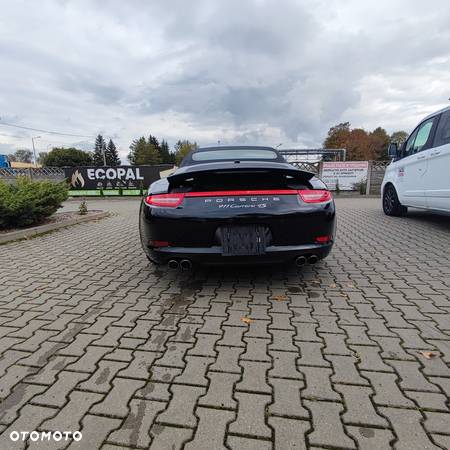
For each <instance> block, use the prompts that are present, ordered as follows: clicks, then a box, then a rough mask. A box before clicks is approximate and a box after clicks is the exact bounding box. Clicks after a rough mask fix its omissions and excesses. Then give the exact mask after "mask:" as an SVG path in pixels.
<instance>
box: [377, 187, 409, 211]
mask: <svg viewBox="0 0 450 450" xmlns="http://www.w3.org/2000/svg"><path fill="white" fill-rule="evenodd" d="M383 211H384V213H385V214H386V215H387V216H404V215H405V214H406V213H407V211H408V208H407V207H406V206H403V205H402V204H401V203H400V201H399V199H398V195H397V191H396V190H395V187H394V186H392V184H388V185H387V186H386V188H385V190H384V192H383Z"/></svg>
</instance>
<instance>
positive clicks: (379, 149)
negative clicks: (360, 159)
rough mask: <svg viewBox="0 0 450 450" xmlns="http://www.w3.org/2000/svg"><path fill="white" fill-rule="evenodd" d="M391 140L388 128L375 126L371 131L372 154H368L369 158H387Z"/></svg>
mask: <svg viewBox="0 0 450 450" xmlns="http://www.w3.org/2000/svg"><path fill="white" fill-rule="evenodd" d="M389 142H390V138H389V135H388V134H387V133H386V130H385V129H384V128H381V127H377V128H375V130H373V131H372V132H371V133H369V145H370V154H369V155H368V156H369V158H368V159H372V160H380V159H381V160H382V159H386V157H387V148H388V146H389Z"/></svg>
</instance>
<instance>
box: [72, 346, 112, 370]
mask: <svg viewBox="0 0 450 450" xmlns="http://www.w3.org/2000/svg"><path fill="white" fill-rule="evenodd" d="M110 351H111V349H109V348H108V347H94V346H92V347H88V348H87V349H86V353H85V354H84V355H83V356H82V357H81V358H80V359H79V360H78V361H76V362H74V363H73V364H70V365H68V366H67V369H68V370H73V371H76V372H91V373H93V372H95V371H96V370H97V367H98V362H99V361H100V360H101V359H102V358H103V356H105V355H106V354H107V353H109V352H110Z"/></svg>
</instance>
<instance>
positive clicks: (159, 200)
mask: <svg viewBox="0 0 450 450" xmlns="http://www.w3.org/2000/svg"><path fill="white" fill-rule="evenodd" d="M183 200H184V194H156V195H149V196H147V197H146V198H145V203H147V205H150V206H163V207H165V208H176V207H177V206H180V205H181V203H183Z"/></svg>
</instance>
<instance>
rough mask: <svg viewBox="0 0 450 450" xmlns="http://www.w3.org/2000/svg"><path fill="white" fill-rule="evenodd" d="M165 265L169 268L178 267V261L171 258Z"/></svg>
mask: <svg viewBox="0 0 450 450" xmlns="http://www.w3.org/2000/svg"><path fill="white" fill-rule="evenodd" d="M167 266H168V267H169V269H173V270H174V269H178V261H177V260H176V259H171V260H169V262H168V263H167Z"/></svg>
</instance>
